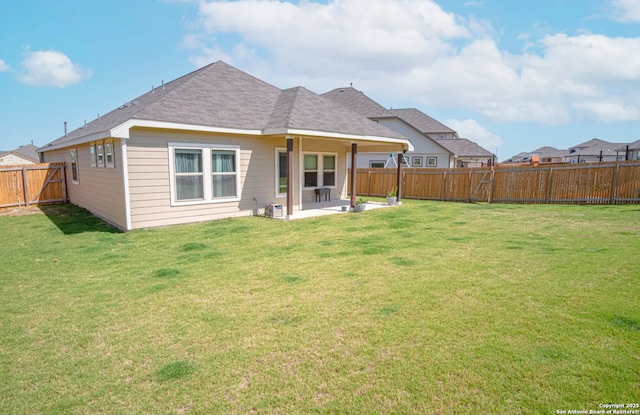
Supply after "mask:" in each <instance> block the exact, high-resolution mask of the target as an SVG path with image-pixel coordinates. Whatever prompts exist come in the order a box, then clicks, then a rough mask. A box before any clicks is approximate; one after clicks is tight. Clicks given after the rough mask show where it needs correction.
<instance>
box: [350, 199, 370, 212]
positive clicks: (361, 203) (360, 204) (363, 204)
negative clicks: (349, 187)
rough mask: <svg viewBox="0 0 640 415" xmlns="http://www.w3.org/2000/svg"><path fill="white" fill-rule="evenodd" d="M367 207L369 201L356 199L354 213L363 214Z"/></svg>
mask: <svg viewBox="0 0 640 415" xmlns="http://www.w3.org/2000/svg"><path fill="white" fill-rule="evenodd" d="M366 206H367V200H366V199H363V198H361V197H359V198H358V199H356V204H355V206H354V207H353V211H354V212H362V211H363V210H364V208H365V207H366Z"/></svg>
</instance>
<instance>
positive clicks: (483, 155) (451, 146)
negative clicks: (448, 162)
mask: <svg viewBox="0 0 640 415" xmlns="http://www.w3.org/2000/svg"><path fill="white" fill-rule="evenodd" d="M438 144H440V145H441V146H443V147H444V148H446V149H447V150H449V152H450V153H451V154H453V157H452V158H453V163H452V166H451V167H484V166H490V165H491V164H492V163H493V162H494V155H493V153H491V152H490V151H488V150H485V149H484V148H482V147H480V146H479V145H478V144H476V143H474V142H473V141H471V140H468V139H466V138H455V139H453V138H447V139H442V140H438Z"/></svg>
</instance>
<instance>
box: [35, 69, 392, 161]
mask: <svg viewBox="0 0 640 415" xmlns="http://www.w3.org/2000/svg"><path fill="white" fill-rule="evenodd" d="M131 119H140V120H152V121H164V122H176V123H184V124H192V125H202V126H212V127H221V128H238V129H256V130H264V129H267V128H299V129H306V130H316V131H322V132H329V133H344V134H359V135H373V136H378V137H389V138H395V139H397V138H404V137H402V136H400V135H399V134H397V133H396V132H394V131H392V130H390V129H388V128H386V127H383V126H382V125H379V124H376V123H374V122H371V121H370V120H368V119H367V118H366V117H364V116H362V115H360V114H358V113H356V112H353V111H348V110H345V108H343V107H342V106H340V105H338V104H336V103H334V102H332V101H331V100H328V99H325V98H323V97H321V96H319V95H317V94H315V93H313V92H311V91H308V90H306V89H305V88H301V87H300V88H292V89H288V90H284V91H283V90H281V89H279V88H277V87H275V86H273V85H270V84H268V83H266V82H264V81H262V80H260V79H258V78H255V77H253V76H251V75H249V74H247V73H245V72H243V71H241V70H239V69H237V68H234V67H233V66H231V65H228V64H226V63H224V62H222V61H218V62H215V63H212V64H210V65H207V66H204V67H202V68H200V69H198V70H196V71H194V72H191V73H189V74H187V75H185V76H182V77H180V78H178V79H176V80H174V81H171V82H169V83H167V84H164V85H163V86H161V87H157V88H155V89H154V90H153V91H149V92H147V93H146V94H144V95H141V96H139V97H137V98H135V99H133V100H131V101H130V102H128V103H126V104H124V105H122V106H120V107H119V108H117V109H115V110H113V111H111V112H109V113H107V114H105V115H103V116H101V117H100V118H98V119H95V120H93V121H91V122H90V123H88V124H87V125H86V126H84V127H81V128H78V129H76V130H74V131H71V132H70V133H69V134H67V136H63V137H60V138H58V139H57V140H55V141H53V142H51V143H50V144H49V145H62V144H64V143H65V142H71V141H75V140H78V139H82V138H83V137H87V136H90V135H92V134H96V133H103V132H107V131H109V130H110V129H112V128H115V127H117V126H118V125H120V124H122V123H124V122H126V121H128V120H131ZM46 147H47V146H45V147H43V148H42V149H41V150H44V149H46Z"/></svg>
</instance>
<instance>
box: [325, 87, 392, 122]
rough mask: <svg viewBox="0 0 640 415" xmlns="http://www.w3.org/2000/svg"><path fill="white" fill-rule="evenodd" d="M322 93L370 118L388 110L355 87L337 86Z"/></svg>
mask: <svg viewBox="0 0 640 415" xmlns="http://www.w3.org/2000/svg"><path fill="white" fill-rule="evenodd" d="M321 95H322V96H323V97H325V98H328V99H330V100H331V101H333V102H336V103H338V104H340V105H342V106H343V107H346V108H349V109H350V110H352V111H355V112H357V113H358V114H362V115H364V116H365V117H369V118H373V117H380V116H382V115H384V114H385V112H386V111H387V109H386V108H385V107H383V106H382V105H380V104H378V103H377V102H376V101H374V100H372V99H371V98H369V97H368V96H366V95H365V94H364V93H363V92H361V91H358V90H357V89H355V88H353V87H349V88H336V89H333V90H331V91H329V92H325V93H324V94H321Z"/></svg>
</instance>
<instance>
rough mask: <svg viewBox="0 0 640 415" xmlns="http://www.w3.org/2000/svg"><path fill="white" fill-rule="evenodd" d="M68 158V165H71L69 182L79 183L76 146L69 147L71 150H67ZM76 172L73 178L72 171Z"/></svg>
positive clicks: (78, 162) (78, 163)
mask: <svg viewBox="0 0 640 415" xmlns="http://www.w3.org/2000/svg"><path fill="white" fill-rule="evenodd" d="M72 154H75V158H76V162H75V165H76V167H75V169H74V168H73V165H74V162H73V155H72ZM69 158H70V163H69V164H70V165H71V182H72V183H75V184H80V160H79V158H78V148H77V147H74V148H72V149H71V151H70V152H69ZM74 171H75V172H76V178H75V179H74V178H73V172H74Z"/></svg>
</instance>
